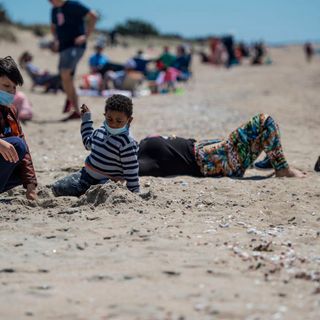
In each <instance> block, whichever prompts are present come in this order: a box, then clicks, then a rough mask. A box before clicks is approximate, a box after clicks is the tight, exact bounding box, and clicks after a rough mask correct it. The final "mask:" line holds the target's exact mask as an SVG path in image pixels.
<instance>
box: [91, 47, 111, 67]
mask: <svg viewBox="0 0 320 320" xmlns="http://www.w3.org/2000/svg"><path fill="white" fill-rule="evenodd" d="M94 49H95V53H94V54H92V55H91V56H90V58H89V67H90V72H91V73H96V72H98V71H100V70H101V68H102V67H103V66H104V65H105V64H106V63H107V62H108V61H109V59H108V58H107V56H106V55H104V54H103V53H102V52H103V49H104V44H103V43H97V44H96V45H95V47H94Z"/></svg>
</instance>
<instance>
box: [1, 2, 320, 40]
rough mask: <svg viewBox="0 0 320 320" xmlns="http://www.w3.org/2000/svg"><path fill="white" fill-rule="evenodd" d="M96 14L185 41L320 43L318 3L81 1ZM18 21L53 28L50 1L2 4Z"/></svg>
mask: <svg viewBox="0 0 320 320" xmlns="http://www.w3.org/2000/svg"><path fill="white" fill-rule="evenodd" d="M81 2H82V3H83V4H84V5H87V6H88V7H90V8H92V9H94V10H96V11H98V12H99V13H100V14H101V20H100V21H99V23H98V25H97V27H98V28H99V29H105V30H110V29H112V28H113V27H114V26H115V25H116V24H118V23H123V22H125V21H126V20H127V19H142V20H144V21H147V22H150V23H152V24H153V25H154V26H155V27H156V28H157V29H158V30H159V31H160V32H161V33H178V34H180V35H182V36H184V37H197V36H207V35H223V34H226V33H229V34H230V33H231V34H233V35H234V36H235V38H236V39H238V40H243V41H257V40H264V41H266V42H268V43H292V42H300V43H301V42H304V41H319V40H320V0H227V1H225V0H112V1H111V0H81ZM0 3H1V4H2V5H3V6H4V7H5V9H6V10H7V13H8V15H9V17H10V18H11V19H12V20H13V21H15V22H22V23H26V24H30V23H42V24H49V23H50V8H51V4H50V2H49V1H48V0H0Z"/></svg>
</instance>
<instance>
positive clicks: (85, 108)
mask: <svg viewBox="0 0 320 320" xmlns="http://www.w3.org/2000/svg"><path fill="white" fill-rule="evenodd" d="M87 112H90V110H89V108H88V107H87V106H86V105H85V104H83V105H82V106H81V115H84V114H85V113H87Z"/></svg>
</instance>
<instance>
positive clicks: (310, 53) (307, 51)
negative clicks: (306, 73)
mask: <svg viewBox="0 0 320 320" xmlns="http://www.w3.org/2000/svg"><path fill="white" fill-rule="evenodd" d="M303 50H304V54H305V56H306V60H307V62H311V60H312V57H313V55H314V49H313V46H312V44H311V42H306V43H305V44H304V46H303Z"/></svg>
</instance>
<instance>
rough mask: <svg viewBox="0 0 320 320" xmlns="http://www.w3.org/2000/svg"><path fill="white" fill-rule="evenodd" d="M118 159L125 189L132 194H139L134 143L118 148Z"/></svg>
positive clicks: (137, 166)
mask: <svg viewBox="0 0 320 320" xmlns="http://www.w3.org/2000/svg"><path fill="white" fill-rule="evenodd" d="M120 159H121V164H122V170H123V177H124V179H125V180H126V181H127V188H128V189H129V190H130V191H132V192H140V184H139V163H138V147H137V144H136V142H135V141H130V142H129V143H128V144H125V145H124V146H123V147H121V148H120Z"/></svg>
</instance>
